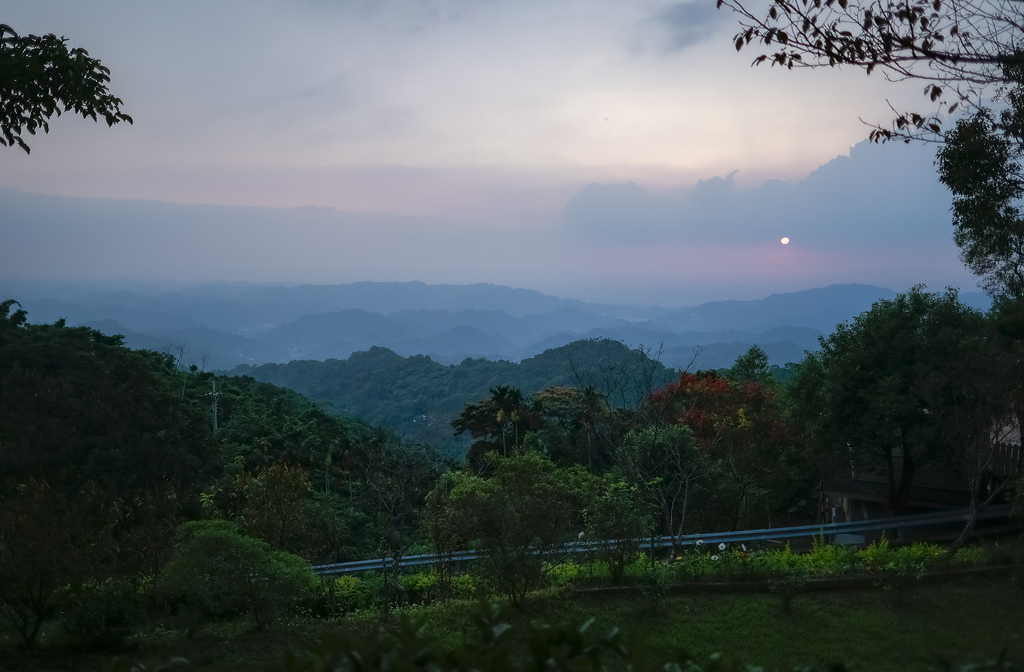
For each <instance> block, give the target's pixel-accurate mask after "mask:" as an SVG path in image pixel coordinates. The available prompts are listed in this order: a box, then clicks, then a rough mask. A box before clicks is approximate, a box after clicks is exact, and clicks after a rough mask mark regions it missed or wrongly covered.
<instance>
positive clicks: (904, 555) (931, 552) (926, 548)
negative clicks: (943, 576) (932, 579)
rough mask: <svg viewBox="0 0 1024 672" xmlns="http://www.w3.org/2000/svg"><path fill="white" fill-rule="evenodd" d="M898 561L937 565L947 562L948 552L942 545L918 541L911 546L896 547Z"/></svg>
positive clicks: (922, 565) (926, 565)
mask: <svg viewBox="0 0 1024 672" xmlns="http://www.w3.org/2000/svg"><path fill="white" fill-rule="evenodd" d="M896 558H897V561H898V562H905V563H911V564H916V565H920V566H921V567H927V568H932V567H937V566H940V565H942V564H945V559H946V552H945V551H944V550H943V549H942V547H941V546H938V545H936V544H928V543H925V542H923V541H917V542H914V543H913V544H911V545H910V546H901V547H900V548H897V549H896Z"/></svg>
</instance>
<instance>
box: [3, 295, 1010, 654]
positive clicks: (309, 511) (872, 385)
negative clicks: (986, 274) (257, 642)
mask: <svg viewBox="0 0 1024 672" xmlns="http://www.w3.org/2000/svg"><path fill="white" fill-rule="evenodd" d="M0 308H2V310H0V372H2V377H0V474H2V475H3V476H2V481H0V600H2V604H0V608H2V611H0V614H2V615H3V616H4V617H5V618H6V619H7V621H8V622H9V624H10V625H13V626H14V628H15V630H16V631H17V632H18V633H19V636H20V638H21V639H22V640H23V641H24V642H25V643H26V644H28V645H32V644H33V643H34V642H35V641H36V640H37V638H38V636H39V633H40V631H41V629H42V628H43V627H44V625H45V624H46V623H48V622H51V621H54V620H55V619H57V620H60V621H61V622H62V623H63V626H62V627H63V628H64V629H65V631H67V632H80V634H82V636H83V637H87V638H88V637H89V636H99V634H104V633H106V634H109V633H108V632H107V631H108V630H109V629H110V628H113V627H114V626H113V625H111V624H110V623H108V621H106V620H103V619H99V621H96V619H95V618H93V617H85V616H83V614H89V613H92V614H94V615H95V612H96V610H97V609H99V610H100V611H102V609H101V607H100V606H97V605H101V606H102V605H103V604H106V605H107V606H106V608H108V609H111V608H113V607H111V604H121V603H122V602H123V600H124V599H127V597H126V595H135V596H138V595H139V594H144V595H148V596H149V597H148V599H150V600H151V602H150V603H149V604H148V606H147V609H149V610H151V611H152V610H154V609H156V610H157V611H160V610H161V609H164V610H169V612H168V613H179V614H181V613H194V614H199V615H205V616H204V617H210V616H213V615H216V614H218V613H224V612H225V610H226V611H228V612H231V611H232V610H242V611H248V612H249V613H250V614H251V615H252V617H253V618H254V619H255V624H256V625H257V627H267V626H269V625H270V623H272V621H273V619H274V616H275V614H276V613H277V611H279V610H280V609H282V608H284V607H283V606H282V605H285V606H286V605H289V604H293V603H294V600H295V599H299V598H298V597H297V596H301V595H303V594H307V592H308V591H309V590H313V588H312V586H313V585H314V584H315V582H316V580H315V578H314V576H313V574H312V573H311V570H310V563H318V562H334V561H342V560H351V559H358V558H366V557H391V558H394V559H397V558H401V557H402V556H404V555H406V554H408V553H411V552H417V551H420V552H428V551H434V552H438V553H441V554H442V555H445V554H448V553H451V552H453V551H456V550H460V549H464V548H477V549H480V550H482V551H484V557H485V558H486V560H485V562H484V563H483V564H482V565H481V567H482V570H481V571H483V572H484V574H483V577H484V578H483V579H482V580H483V581H484V584H481V585H489V586H490V590H493V591H495V592H496V593H498V594H503V595H506V596H507V597H508V598H509V599H511V600H513V601H518V600H521V599H523V597H524V596H525V595H526V593H527V592H528V591H529V590H532V589H533V588H535V587H536V586H537V585H540V583H542V582H543V580H544V576H545V572H544V567H545V566H546V565H545V562H547V561H548V560H549V558H550V557H552V556H551V553H555V552H556V551H557V549H559V548H561V545H562V544H564V543H566V542H567V541H569V540H570V539H573V538H576V537H578V536H580V535H583V536H584V537H586V538H589V539H596V540H599V539H615V540H619V542H621V543H619V544H616V545H614V547H613V548H608V549H606V550H607V553H606V558H605V559H606V562H607V563H608V567H609V568H610V569H609V571H610V572H611V576H612V577H617V576H621V572H622V570H623V568H624V567H625V565H626V564H627V563H628V561H629V559H630V558H631V557H633V554H634V553H635V552H636V547H637V543H638V542H639V541H640V540H642V539H644V538H646V537H647V536H649V535H652V534H657V535H670V536H671V537H672V538H675V539H678V537H679V535H682V534H687V533H694V532H701V531H705V532H706V531H714V530H732V529H743V528H757V527H772V526H779V525H783V524H786V523H806V522H814V521H816V520H819V515H820V513H821V511H820V497H821V493H822V491H821V486H822V483H823V482H824V479H825V478H827V477H828V476H829V475H834V474H837V473H839V474H841V473H844V472H848V471H849V470H850V469H851V468H870V469H875V470H878V471H879V473H882V474H885V473H888V476H889V478H888V480H889V488H890V496H889V498H888V500H887V504H886V506H887V507H888V509H889V510H890V511H891V512H894V513H895V512H901V511H905V510H907V508H908V505H909V500H908V495H909V492H910V489H911V488H912V487H913V481H914V477H915V474H916V473H917V472H918V471H919V470H921V469H923V468H926V467H935V466H939V467H941V468H944V469H947V470H951V471H952V472H953V473H956V474H957V475H958V477H959V478H960V479H961V480H962V482H963V483H964V484H965V486H966V487H965V492H968V491H969V492H970V493H971V497H970V499H971V501H970V503H971V506H972V510H975V511H976V510H980V508H982V507H984V506H985V505H987V504H988V503H991V502H993V501H997V500H999V501H1001V500H1002V499H1003V498H1004V497H1006V496H1007V495H1008V494H1009V493H1010V492H1012V486H1013V483H1012V481H1010V480H1005V481H1000V480H995V479H993V478H992V460H993V459H994V457H993V456H995V455H996V454H997V453H998V451H999V450H1000V448H1001V447H1002V446H1003V445H1005V442H1006V440H1007V438H1006V437H1005V436H1002V435H1001V434H999V433H997V432H994V431H993V428H994V427H996V428H1002V427H1011V426H1013V427H1015V426H1018V425H1016V408H1018V404H1017V386H1016V383H1015V381H1016V380H1019V375H1018V372H1017V368H1016V367H1017V366H1018V364H1016V363H1015V362H1016V361H1017V360H1016V358H1015V352H1016V348H1017V344H1018V341H1016V340H1015V339H1014V338H1011V337H1008V336H1006V335H1004V333H1003V332H1002V331H1000V329H999V324H998V322H997V320H996V319H995V318H993V317H992V316H990V315H986V314H983V313H981V312H979V311H976V310H973V309H970V308H967V307H966V306H964V305H963V304H961V303H960V302H959V300H958V298H957V295H956V293H955V292H953V291H947V292H946V293H944V294H930V293H927V292H925V291H923V290H922V289H919V288H915V289H914V290H912V291H911V292H909V293H907V294H905V295H900V296H898V297H896V298H895V299H893V300H891V301H880V302H878V303H877V304H876V305H875V307H874V308H873V309H872V310H871V311H868V312H866V313H864V314H862V315H861V316H859V317H858V318H856V319H855V320H854V321H853V322H850V323H844V324H842V325H840V326H839V328H838V329H837V331H836V332H835V333H833V334H832V335H831V336H829V337H828V338H827V339H823V340H822V344H821V345H822V348H821V350H820V351H819V352H817V353H814V354H810V355H808V356H807V358H806V359H805V360H804V362H802V363H801V364H799V365H798V366H796V367H794V368H793V369H791V370H787V371H786V372H785V373H786V374H787V376H788V378H787V380H788V382H780V380H779V378H778V377H777V376H776V375H773V369H772V367H770V366H769V364H768V359H767V356H766V355H765V354H764V352H763V351H761V350H760V349H759V348H757V347H756V346H755V347H752V348H751V349H750V350H749V351H748V352H747V353H746V354H745V355H743V356H742V357H740V358H739V359H737V361H736V362H735V364H734V365H733V366H732V367H731V368H729V369H726V370H722V371H698V372H682V373H671V372H668V371H667V370H665V369H664V368H663V367H661V366H660V364H658V362H657V360H656V359H652V358H651V357H650V356H648V353H645V352H639V351H629V350H627V349H625V348H623V347H622V346H621V345H617V344H614V343H611V342H607V341H585V342H581V343H578V344H576V345H575V346H574V347H572V348H563V349H560V350H556V351H549V352H548V353H545V354H544V355H542V356H540V357H537V358H534V359H533V360H530V361H528V362H524V363H523V364H521V365H518V368H517V367H516V365H511V364H509V363H507V362H497V363H495V362H485V361H480V360H473V361H468V362H464V363H463V364H462V365H460V366H457V367H444V366H440V365H437V364H434V363H432V362H431V361H430V360H429V359H427V358H423V357H414V358H409V359H403V358H401V357H398V356H397V355H394V354H393V353H390V352H388V351H386V350H383V349H380V350H374V351H371V352H368V353H364V354H363V355H361V356H360V357H355V358H353V359H352V360H350V361H349V362H328V363H326V364H322V365H318V366H319V367H324V368H317V367H315V366H314V365H313V364H306V363H301V362H300V363H295V364H293V365H288V366H282V367H280V370H281V371H282V372H298V374H303V375H308V372H321V378H320V380H319V384H320V385H322V386H323V388H322V389H333V390H336V391H337V392H336V393H337V394H339V395H343V394H348V395H351V396H348V397H345V396H341V397H340V398H342V399H346V398H347V399H357V398H360V397H361V398H362V401H363V403H366V404H370V405H371V406H372V405H373V404H378V403H381V401H383V400H386V399H388V398H389V395H391V396H394V392H393V391H392V390H391V389H389V387H388V385H387V384H385V382H384V381H388V380H393V379H394V378H389V375H390V373H389V371H388V368H387V367H388V366H394V367H402V366H406V367H409V369H411V371H412V372H413V374H414V375H412V376H409V377H408V378H407V379H406V380H407V381H410V382H406V383H405V385H407V386H408V388H410V389H409V391H407V392H406V397H407V398H413V399H420V403H421V404H425V402H423V401H422V400H423V399H424V398H427V397H428V396H429V398H432V399H433V398H436V397H439V396H441V395H440V394H439V393H438V392H432V390H437V391H441V392H443V393H445V394H447V395H448V399H447V400H446V401H445V402H444V403H449V404H451V403H453V402H452V401H451V398H452V388H457V389H460V390H462V394H466V393H467V392H466V391H467V390H469V391H471V390H474V389H476V390H485V389H486V392H483V393H481V394H478V398H477V399H476V400H474V401H472V402H470V403H464V404H463V405H462V408H461V410H460V412H458V413H457V414H456V416H455V417H454V419H453V420H452V421H451V422H450V430H449V431H450V432H452V433H454V434H456V435H459V436H463V437H466V441H467V443H468V442H471V444H470V446H469V449H468V452H466V453H465V454H464V458H463V454H459V455H457V456H456V455H453V454H452V453H448V454H447V455H445V454H444V453H442V451H439V450H438V448H437V446H436V445H433V444H431V443H429V442H428V441H427V440H425V439H426V438H428V437H424V439H423V440H419V441H414V440H410V439H408V438H400V437H399V436H398V435H397V434H396V433H395V432H393V431H392V430H391V429H388V428H384V427H380V426H374V425H372V424H370V423H367V422H365V421H363V420H357V419H354V418H352V417H349V416H345V415H335V414H329V413H327V412H325V411H324V410H323V409H322V408H321V407H320V406H318V405H316V404H313V403H311V402H310V401H309V400H308V399H307V398H305V397H303V396H301V395H299V394H297V393H296V392H293V391H291V390H288V389H286V388H284V387H278V386H276V385H274V384H270V383H265V382H258V381H256V380H255V379H253V378H252V377H248V376H216V375H214V374H211V373H209V372H204V371H201V370H199V369H198V368H196V367H195V366H194V365H193V366H188V367H185V366H181V365H180V362H178V361H176V360H175V359H174V357H173V356H171V355H168V354H159V353H154V352H149V351H133V350H130V349H128V348H126V347H124V345H123V344H122V342H121V340H120V339H119V338H118V337H111V336H105V335H103V334H102V333H100V332H98V331H95V330H92V329H89V328H85V327H75V328H72V327H68V326H66V325H65V324H63V323H62V322H60V321H58V322H57V323H54V324H41V325H36V324H30V323H29V322H28V316H27V314H26V313H25V311H24V310H22V309H20V306H19V305H18V304H17V303H16V302H14V301H13V300H10V301H6V302H4V303H2V304H0ZM1004 331H1005V330H1004ZM345 366H349V367H352V368H353V369H355V370H356V371H357V372H358V375H355V374H353V373H352V372H350V373H349V379H350V380H354V381H359V380H360V378H359V376H362V382H361V383H354V384H353V389H350V390H345V391H342V389H343V386H341V385H338V384H336V383H332V382H331V380H330V377H329V376H328V375H324V374H323V373H322V372H324V371H328V372H329V371H331V370H332V367H333V368H335V369H340V368H341V367H345ZM360 366H361V367H363V368H362V369H361V370H360V369H359V368H358V367H360ZM304 367H305V368H304ZM777 372H778V371H777V370H776V373H777ZM669 376H671V379H670V380H668V381H667V380H666V379H667V378H668V377H669ZM279 380H287V379H286V378H282V379H279ZM511 383H517V384H511ZM332 385H333V386H334V387H331V386H332ZM474 386H475V387H474ZM520 386H530V387H525V389H527V390H531V389H532V390H534V391H532V392H531V393H527V392H525V391H524V388H523V387H520ZM403 403H408V402H403ZM352 406H354V407H357V409H358V405H357V404H356V403H354V402H353V404H352ZM396 407H397V408H402V406H401V405H397V406H396ZM425 408H426V406H425V405H424V406H423V407H416V406H411V407H406V410H405V411H404V412H406V413H407V414H408V415H407V416H406V417H409V416H412V417H413V419H415V418H416V416H417V415H422V414H423V413H421V411H422V410H425ZM214 409H216V410H214ZM215 426H216V429H215ZM897 456H899V458H900V459H901V460H902V468H897V467H894V464H896V462H897V461H898V460H897V459H896V458H897ZM458 458H463V459H458ZM669 552H670V553H672V552H674V549H669ZM669 557H671V556H669ZM214 566H216V567H222V569H221V570H218V571H220V572H228V574H224V575H218V574H216V572H214V573H213V574H211V573H210V572H212V571H213V570H212V569H211V567H214ZM237 566H241V567H249V568H250V569H249V570H247V571H248V573H246V572H243V573H242V576H259V575H265V580H264V582H262V583H260V584H259V585H260V586H262V587H263V588H261V589H260V590H258V591H256V592H257V593H258V595H256V594H252V591H253V590H255V588H254V587H253V586H252V585H249V586H248V588H246V587H245V586H237V587H235V588H232V587H231V586H232V580H233V579H232V577H234V579H237V577H238V576H239V573H238V571H236V570H237ZM224 568H229V569H224ZM392 571H393V572H397V564H395V565H393V566H392V569H391V570H389V572H392ZM439 571H441V572H442V574H441V576H440V578H439V579H438V580H439V581H442V583H444V582H447V581H450V580H451V579H452V576H451V575H450V574H445V572H446V571H450V568H449V569H448V570H445V569H444V568H441V569H439ZM261 573H262V574H261ZM197 577H206V579H203V581H212V583H210V584H209V585H206V584H204V583H203V581H200V580H199V578H197ZM211 577H213V578H211ZM218 577H219V578H218ZM389 581H391V582H392V583H385V588H384V590H385V593H384V594H385V596H386V595H387V594H388V591H389V590H390V591H392V596H393V599H400V594H401V589H400V583H399V582H398V577H397V573H395V574H394V575H393V576H392V577H391V579H389ZM140 582H141V583H140ZM389 585H390V586H392V588H387V586H389ZM140 586H145V588H144V589H143V588H140ZM203 586H205V587H203ZM271 587H274V590H270V588H271ZM247 590H248V591H249V593H246V591H247ZM224 591H227V592H226V593H225V592H224ZM267 591H269V593H268V592H267ZM275 591H276V592H275ZM246 594H250V596H249V597H248V598H245V599H243V597H244V596H245V595H246ZM111 595H113V596H114V597H116V599H114V598H112V597H111ZM240 595H241V596H242V597H240ZM118 596H119V597H118ZM229 598H230V599H229ZM385 599H386V598H385ZM272 605H277V607H276V608H272ZM113 609H114V611H118V609H119V607H118V608H113ZM275 609H276V610H275ZM190 610H191V611H190ZM118 613H120V612H119V611H118ZM197 617H198V616H197ZM76 619H77V620H76ZM83 619H84V620H83ZM114 621H116V619H114ZM114 621H112V622H114ZM88 623H93V624H94V625H88ZM95 623H99V624H100V625H99V626H95ZM105 623H106V624H107V625H103V624H105ZM108 626H109V627H108ZM97 627H98V628H99V630H98V631H97V630H96V628H97ZM76 628H77V630H76ZM97 633H99V634H97Z"/></svg>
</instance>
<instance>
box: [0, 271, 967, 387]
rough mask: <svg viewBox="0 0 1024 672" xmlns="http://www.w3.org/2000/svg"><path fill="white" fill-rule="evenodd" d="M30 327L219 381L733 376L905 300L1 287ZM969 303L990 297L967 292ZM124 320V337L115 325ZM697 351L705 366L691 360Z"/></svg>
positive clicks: (851, 291)
mask: <svg viewBox="0 0 1024 672" xmlns="http://www.w3.org/2000/svg"><path fill="white" fill-rule="evenodd" d="M0 295H2V296H4V297H11V298H15V299H18V300H19V301H21V302H22V304H23V305H24V306H25V308H26V309H27V310H28V311H29V315H31V318H32V319H33V320H38V321H39V322H53V321H55V320H57V319H59V318H65V319H66V320H67V322H68V324H70V325H103V326H101V327H97V328H100V329H102V330H104V331H107V330H116V331H117V332H118V333H123V334H124V335H125V336H126V338H127V342H128V343H129V344H130V345H131V346H132V347H137V348H142V347H145V348H151V349H156V350H168V351H178V350H180V349H181V346H184V348H185V349H186V350H187V358H188V360H191V361H192V362H195V363H197V364H202V363H203V362H205V364H206V365H207V366H208V367H209V368H213V369H230V368H233V367H235V366H237V365H239V364H253V365H259V364H265V363H272V362H273V363H283V362H288V361H292V360H296V359H317V360H324V359H331V358H333V359H344V358H347V357H349V356H350V355H351V354H352V353H354V352H360V351H365V350H369V349H370V348H372V347H375V346H380V347H386V348H388V349H389V350H391V351H392V352H394V353H396V354H397V355H400V356H403V357H410V356H412V355H419V354H422V355H428V356H430V357H431V358H432V359H433V360H434V361H435V362H438V363H441V364H455V363H458V362H461V361H462V360H464V359H466V358H467V357H470V358H479V357H485V358H487V359H495V360H497V359H507V360H509V361H513V362H515V361H520V360H523V359H528V358H530V357H533V356H535V355H538V354H539V353H542V352H544V351H545V350H547V349H550V348H557V347H560V346H563V345H566V344H568V343H572V342H574V341H577V340H579V339H584V338H598V339H612V340H618V341H622V342H623V343H624V344H626V345H627V346H629V347H631V348H636V347H640V346H645V347H648V348H654V349H658V348H661V349H662V350H663V354H664V357H665V362H666V363H667V364H669V365H671V366H675V367H686V366H688V365H692V367H693V368H722V367H726V366H730V365H731V364H732V362H733V361H734V360H735V358H736V356H738V355H739V354H741V353H742V352H744V351H746V350H747V348H749V347H750V345H752V344H755V343H756V344H758V345H760V346H761V347H762V348H764V350H765V351H766V352H767V353H768V355H769V357H770V358H771V361H772V363H773V364H778V365H780V366H781V365H784V364H786V363H787V362H791V361H798V360H799V359H801V358H802V356H803V352H804V351H805V350H813V349H815V348H816V347H817V338H818V336H820V335H824V334H827V333H830V332H831V331H832V329H833V328H834V327H835V325H836V324H837V323H838V322H840V321H842V320H846V319H850V318H852V317H854V316H855V315H857V314H858V313H860V312H862V311H864V310H867V309H868V308H870V307H871V304H872V303H873V302H874V301H877V300H878V299H881V298H889V297H892V296H893V295H894V292H893V291H892V290H889V289H885V288H881V287H872V286H868V285H833V286H830V287H824V288H820V289H812V290H806V291H802V292H793V293H791V294H773V295H771V296H769V297H766V298H764V299H758V300H753V301H716V302H711V303H705V304H701V305H699V306H693V307H687V308H681V309H677V310H670V309H667V308H663V307H658V306H653V307H646V308H636V307H631V306H616V305H609V304H592V303H585V302H582V301H576V300H573V299H562V298H558V297H552V296H547V295H544V294H541V293H540V292H536V291H533V290H524V289H514V288H511V287H501V286H497V285H486V284H477V285H426V284H424V283H420V282H387V283H373V282H360V283H353V284H348V285H298V286H292V287H283V286H263V285H255V284H247V283H217V284H205V285H194V286H188V287H180V286H179V287H159V286H157V285H153V284H148V285H139V286H137V287H133V288H132V289H125V288H124V287H123V286H116V285H113V284H108V285H106V286H97V285H93V286H85V285H76V284H73V283H65V284H63V285H62V284H60V283H47V284H42V283H37V284H32V283H27V282H17V283H15V282H2V281H0ZM963 298H964V300H965V301H967V302H968V303H970V304H972V305H978V304H984V303H985V297H984V295H981V294H976V295H972V294H965V295H963ZM115 322H116V325H115V324H114V323H115ZM695 352H696V353H697V356H696V358H695V357H694V354H695Z"/></svg>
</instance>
